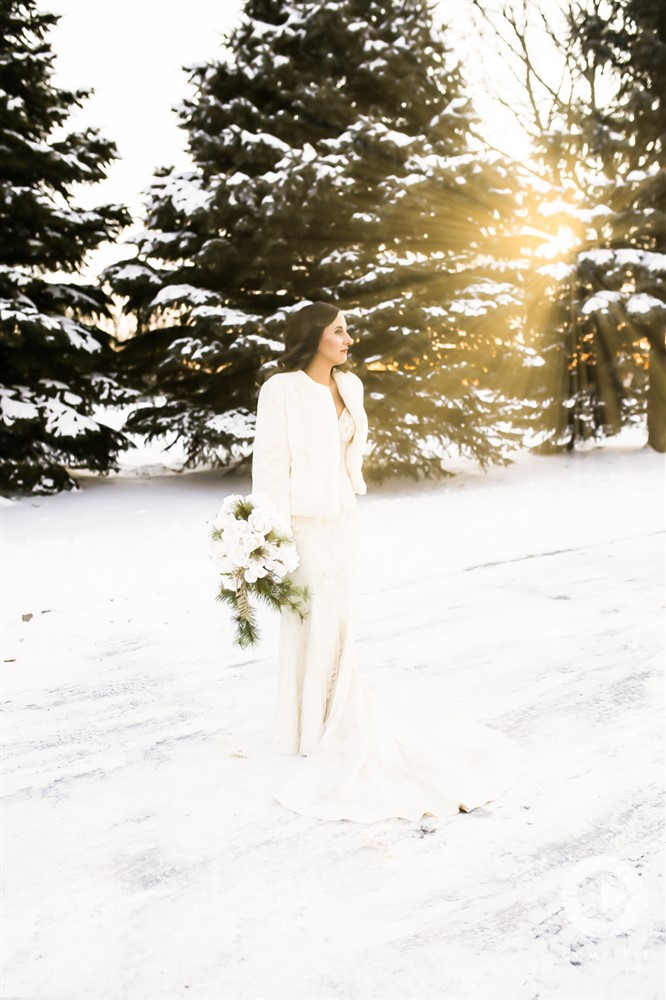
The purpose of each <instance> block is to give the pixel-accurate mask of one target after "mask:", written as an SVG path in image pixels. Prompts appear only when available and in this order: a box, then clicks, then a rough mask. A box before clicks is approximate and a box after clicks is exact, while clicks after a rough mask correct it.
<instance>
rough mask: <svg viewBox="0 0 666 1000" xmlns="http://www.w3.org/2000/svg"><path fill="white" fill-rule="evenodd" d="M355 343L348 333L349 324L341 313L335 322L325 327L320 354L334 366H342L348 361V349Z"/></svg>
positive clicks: (320, 342) (320, 343)
mask: <svg viewBox="0 0 666 1000" xmlns="http://www.w3.org/2000/svg"><path fill="white" fill-rule="evenodd" d="M353 343H354V341H353V340H352V338H351V337H350V336H349V333H348V332H347V322H346V320H345V317H344V315H343V314H342V313H341V312H339V313H338V315H337V316H336V317H335V319H334V320H333V322H332V323H331V324H330V325H329V326H326V327H324V331H323V333H322V335H321V339H320V341H319V348H318V354H319V355H320V356H321V357H324V358H326V360H327V361H329V362H330V363H331V364H332V365H342V364H344V363H345V361H346V360H347V348H348V347H349V345H350V344H353Z"/></svg>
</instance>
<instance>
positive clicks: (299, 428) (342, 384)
mask: <svg viewBox="0 0 666 1000" xmlns="http://www.w3.org/2000/svg"><path fill="white" fill-rule="evenodd" d="M333 378H334V379H335V381H336V383H337V386H338V389H339V391H340V395H341V396H342V398H343V400H344V402H345V405H346V406H347V409H348V410H349V412H350V413H351V415H352V417H353V418H354V423H355V424H356V430H355V432H354V436H353V438H352V439H351V441H350V442H349V444H348V446H347V450H346V464H347V469H348V471H349V476H350V479H351V482H352V486H353V488H354V492H355V493H365V492H366V485H365V481H364V479H363V473H362V465H363V452H364V450H365V446H366V442H367V438H368V418H367V415H366V412H365V408H364V406H363V382H362V381H361V379H360V378H359V377H358V375H355V374H354V373H353V372H350V371H335V370H333ZM252 491H253V492H254V493H267V494H268V496H269V497H271V499H272V500H273V501H274V503H275V504H276V506H277V508H278V510H279V511H280V514H281V515H282V516H283V517H284V518H285V520H286V521H287V523H288V524H290V523H291V522H290V518H291V515H292V514H296V515H307V516H310V517H317V516H324V515H330V514H337V513H339V512H340V437H339V428H338V414H337V411H336V408H335V402H334V400H333V396H332V394H331V390H330V389H329V388H328V387H327V386H325V385H321V384H320V383H319V382H316V381H315V380H314V379H313V378H311V377H310V375H308V374H307V372H305V371H303V370H302V369H299V370H298V371H294V372H278V373H277V374H276V375H272V376H271V377H270V378H269V379H268V380H267V381H266V382H264V383H263V385H262V386H261V389H260V390H259V397H258V400H257V422H256V429H255V436H254V449H253V454H252Z"/></svg>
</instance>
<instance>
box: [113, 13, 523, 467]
mask: <svg viewBox="0 0 666 1000" xmlns="http://www.w3.org/2000/svg"><path fill="white" fill-rule="evenodd" d="M228 50H229V53H230V54H229V56H228V57H226V56H225V57H221V58H220V61H218V62H216V63H213V64H210V65H208V64H206V65H201V66H196V67H193V68H191V79H192V81H193V82H194V84H195V87H196V92H195V95H194V97H193V98H191V99H190V100H187V101H185V102H184V103H183V105H182V107H181V109H180V118H181V125H182V127H183V128H184V130H185V131H186V134H187V137H188V148H189V152H190V154H191V157H192V160H193V169H191V170H188V171H184V172H178V171H175V170H173V169H171V170H169V169H166V168H163V169H161V170H159V171H158V172H157V174H156V179H155V181H154V184H153V185H152V189H151V192H150V198H149V202H148V205H147V210H146V223H145V231H144V232H143V233H142V234H141V235H140V237H139V238H138V241H137V245H138V251H139V253H138V259H137V260H136V261H133V262H132V263H131V264H120V265H114V266H112V267H111V268H109V269H107V272H106V277H108V278H109V280H110V282H111V284H112V286H113V288H114V290H115V291H116V292H117V293H119V294H121V295H124V296H127V301H128V308H129V309H130V310H131V311H133V312H134V313H135V315H136V317H137V327H138V330H137V336H136V337H135V338H133V339H132V340H131V341H129V342H128V343H127V345H126V347H125V349H124V351H123V361H124V363H125V365H126V366H127V370H128V371H129V372H131V373H132V375H133V377H134V379H135V384H136V385H137V386H140V385H143V386H145V390H146V393H147V394H150V393H159V394H160V396H161V397H162V398H161V399H159V400H157V401H156V402H155V405H152V406H151V405H146V406H143V407H142V408H141V409H140V410H137V411H136V413H135V414H133V416H132V417H131V418H130V420H129V422H128V423H127V425H126V428H127V429H128V430H132V431H139V432H143V433H146V434H149V435H150V434H159V433H162V432H164V431H166V430H172V431H173V430H175V431H177V433H178V434H179V435H180V436H181V437H182V439H183V441H184V442H186V445H187V449H188V456H189V461H190V462H191V463H192V464H193V463H195V462H197V461H201V460H209V461H212V462H213V463H217V464H221V465H227V466H228V465H232V464H234V463H235V462H240V461H242V460H243V458H244V457H247V455H248V452H249V446H250V444H251V437H252V418H253V414H254V411H255V408H256V391H257V384H258V382H259V381H260V380H261V375H262V372H263V370H264V369H266V368H270V367H272V366H273V364H274V362H275V361H276V359H278V358H279V354H280V350H281V344H280V340H279V338H280V331H281V327H282V324H283V322H284V319H285V317H286V315H287V313H288V310H289V309H290V308H292V307H293V306H294V305H297V304H298V303H299V302H300V301H301V300H303V299H309V300H315V299H324V300H328V301H333V302H335V303H336V304H338V305H339V306H340V308H341V309H342V310H343V311H344V312H345V314H346V315H347V317H348V322H349V327H350V331H351V332H352V336H354V337H355V338H356V343H355V344H354V345H353V347H352V351H351V361H352V363H353V367H354V368H355V370H356V371H357V372H358V373H359V374H360V375H361V377H362V378H363V380H364V382H365V385H366V406H367V409H368V413H369V417H370V423H371V427H372V451H371V454H370V455H369V456H368V458H367V459H366V469H367V471H368V475H369V477H370V478H379V479H381V478H383V477H384V476H385V475H386V474H388V473H390V472H400V473H409V474H412V475H414V476H420V475H441V474H442V473H443V472H444V469H443V463H442V454H443V451H444V450H445V449H446V447H447V446H448V445H449V443H451V442H453V444H454V445H455V446H456V447H457V448H458V449H460V450H462V451H463V452H464V453H466V454H469V455H473V456H475V457H476V458H477V459H478V460H479V461H480V462H481V463H482V464H484V465H485V464H486V463H488V462H490V461H506V459H505V458H504V451H505V449H506V445H507V443H508V442H512V441H513V440H515V436H516V432H515V430H513V429H512V427H511V421H512V417H513V415H514V412H515V410H516V408H517V406H518V405H519V404H518V403H517V402H516V401H514V400H512V399H510V398H506V393H505V392H504V391H503V387H504V384H505V383H506V382H507V381H508V375H507V373H508V371H509V370H510V369H512V368H513V367H515V368H517V369H520V367H521V366H522V364H523V355H522V352H521V349H520V345H519V344H516V343H515V339H514V334H515V331H516V328H517V316H518V310H519V296H518V293H517V289H516V283H517V280H518V279H517V276H516V273H515V269H512V267H511V263H510V257H511V254H512V253H514V244H513V243H512V241H511V236H512V230H511V227H512V226H513V225H514V224H515V214H514V213H515V201H516V182H515V180H514V177H513V172H512V170H511V168H510V165H509V164H507V163H506V162H504V161H503V159H502V158H501V157H498V156H493V155H490V154H484V153H483V152H481V151H479V149H478V148H477V147H476V146H475V145H474V143H472V142H471V141H470V126H471V124H472V123H474V122H475V121H477V119H476V117H475V115H474V112H473V109H472V107H471V105H470V102H469V100H468V98H467V96H466V95H465V92H464V85H463V80H462V77H461V74H460V69H459V67H458V66H452V65H451V53H449V52H448V50H447V48H446V45H445V41H444V39H443V38H442V37H440V35H439V34H438V32H437V31H436V30H435V28H434V27H433V22H432V11H431V9H430V8H429V6H428V4H427V3H424V2H422V0H400V2H398V0H394V2H386V0H335V2H333V0H329V2H322V0H316V2H313V0H305V2H291V0H248V2H247V3H246V6H245V16H244V18H243V20H242V22H241V24H240V25H239V26H238V28H237V29H236V30H235V31H234V32H233V34H232V36H231V38H230V39H229V44H228ZM504 258H509V262H507V260H506V259H504Z"/></svg>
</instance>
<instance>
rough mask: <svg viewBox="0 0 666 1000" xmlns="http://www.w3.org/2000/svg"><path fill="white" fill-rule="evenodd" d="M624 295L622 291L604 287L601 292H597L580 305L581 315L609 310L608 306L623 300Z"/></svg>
mask: <svg viewBox="0 0 666 1000" xmlns="http://www.w3.org/2000/svg"><path fill="white" fill-rule="evenodd" d="M623 298H624V296H623V295H622V292H616V291H612V290H607V289H604V290H603V291H600V292H595V294H594V295H591V296H590V298H589V299H588V300H587V301H586V302H584V303H583V305H582V306H581V307H580V311H581V315H583V316H588V315H592V314H594V313H604V312H608V307H609V306H610V305H612V304H613V303H614V302H622V300H623Z"/></svg>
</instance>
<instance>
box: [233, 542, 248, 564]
mask: <svg viewBox="0 0 666 1000" xmlns="http://www.w3.org/2000/svg"><path fill="white" fill-rule="evenodd" d="M229 558H230V559H231V561H232V562H233V564H234V565H235V566H237V567H238V568H239V569H245V568H246V567H247V566H249V565H250V553H249V552H248V551H247V550H246V549H245V548H244V547H243V546H241V545H233V546H232V547H231V548H230V549H229Z"/></svg>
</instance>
